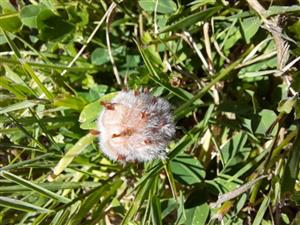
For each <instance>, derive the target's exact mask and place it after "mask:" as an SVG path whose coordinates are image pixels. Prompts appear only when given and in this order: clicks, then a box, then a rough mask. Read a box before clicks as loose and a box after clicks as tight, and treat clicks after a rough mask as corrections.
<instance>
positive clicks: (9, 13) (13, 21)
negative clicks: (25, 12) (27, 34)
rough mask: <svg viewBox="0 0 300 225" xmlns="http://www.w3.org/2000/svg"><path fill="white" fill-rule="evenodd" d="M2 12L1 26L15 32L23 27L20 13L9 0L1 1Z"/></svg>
mask: <svg viewBox="0 0 300 225" xmlns="http://www.w3.org/2000/svg"><path fill="white" fill-rule="evenodd" d="M0 12H1V15H0V28H2V29H3V30H5V31H8V32H15V31H18V30H19V29H20V28H21V26H22V23H21V20H20V17H19V13H18V12H17V11H16V9H15V8H14V6H13V5H12V4H11V3H10V2H9V1H8V0H1V1H0ZM0 30H1V29H0Z"/></svg>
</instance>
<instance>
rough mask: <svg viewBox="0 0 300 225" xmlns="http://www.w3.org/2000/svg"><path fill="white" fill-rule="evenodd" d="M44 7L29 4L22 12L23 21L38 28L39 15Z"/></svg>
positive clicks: (31, 26)
mask: <svg viewBox="0 0 300 225" xmlns="http://www.w3.org/2000/svg"><path fill="white" fill-rule="evenodd" d="M41 10H42V7H41V6H39V5H27V6H25V7H24V8H22V10H21V12H20V17H21V21H22V23H23V24H24V25H26V26H28V27H30V28H37V17H38V15H39V13H40V12H41Z"/></svg>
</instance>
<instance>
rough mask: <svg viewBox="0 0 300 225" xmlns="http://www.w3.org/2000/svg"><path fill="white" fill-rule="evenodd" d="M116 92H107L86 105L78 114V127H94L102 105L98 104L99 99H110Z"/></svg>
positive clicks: (85, 128)
mask: <svg viewBox="0 0 300 225" xmlns="http://www.w3.org/2000/svg"><path fill="white" fill-rule="evenodd" d="M116 94H117V93H116V92H113V93H109V94H107V95H104V96H102V97H101V98H100V99H98V100H97V101H95V102H92V103H90V104H88V105H86V106H85V107H84V108H83V109H82V111H81V113H80V116H79V122H80V123H81V125H80V128H81V129H84V130H89V129H94V128H96V120H97V118H98V116H99V113H100V112H101V111H102V109H103V106H102V105H101V104H100V102H101V101H103V102H106V101H111V99H112V98H113V97H114V96H115V95H116Z"/></svg>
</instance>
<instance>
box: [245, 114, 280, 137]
mask: <svg viewBox="0 0 300 225" xmlns="http://www.w3.org/2000/svg"><path fill="white" fill-rule="evenodd" d="M276 119H277V115H276V113H275V112H274V111H272V110H269V109H263V110H262V111H260V112H259V113H258V114H257V115H256V116H255V117H254V118H253V119H252V121H251V126H252V130H253V131H254V133H256V134H260V135H267V133H268V132H269V129H270V128H271V126H272V125H273V124H274V122H275V121H276ZM275 128H277V126H276V127H275ZM273 131H274V129H273Z"/></svg>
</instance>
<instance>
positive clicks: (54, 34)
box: [37, 9, 74, 41]
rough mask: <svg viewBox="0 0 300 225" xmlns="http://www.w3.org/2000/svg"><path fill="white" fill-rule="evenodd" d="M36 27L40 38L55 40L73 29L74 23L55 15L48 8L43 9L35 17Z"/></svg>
mask: <svg viewBox="0 0 300 225" xmlns="http://www.w3.org/2000/svg"><path fill="white" fill-rule="evenodd" d="M37 28H38V29H39V32H40V38H41V39H42V40H52V41H54V40H57V39H60V38H63V37H64V36H65V35H67V34H69V33H71V32H72V31H73V30H74V25H72V24H70V23H69V22H67V21H64V20H63V19H62V18H61V17H60V16H57V15H55V14H54V13H53V12H52V11H51V10H50V9H43V10H42V11H41V12H40V13H39V15H38V17H37Z"/></svg>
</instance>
